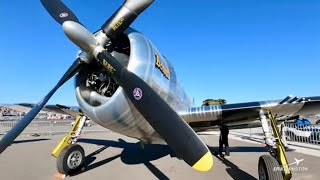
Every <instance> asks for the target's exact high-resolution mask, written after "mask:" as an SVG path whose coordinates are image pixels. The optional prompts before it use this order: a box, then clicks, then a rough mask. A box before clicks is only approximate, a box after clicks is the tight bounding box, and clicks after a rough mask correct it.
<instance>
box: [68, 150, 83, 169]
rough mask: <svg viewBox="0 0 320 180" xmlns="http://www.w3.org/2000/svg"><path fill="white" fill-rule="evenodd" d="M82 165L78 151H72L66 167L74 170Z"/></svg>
mask: <svg viewBox="0 0 320 180" xmlns="http://www.w3.org/2000/svg"><path fill="white" fill-rule="evenodd" d="M81 163H82V154H81V153H80V151H73V152H72V153H70V155H69V156H68V160H67V165H68V167H69V168H70V169H76V168H77V167H79V166H80V164H81Z"/></svg>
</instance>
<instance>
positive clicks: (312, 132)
mask: <svg viewBox="0 0 320 180" xmlns="http://www.w3.org/2000/svg"><path fill="white" fill-rule="evenodd" d="M282 132H283V134H284V135H285V138H286V140H287V141H296V142H301V143H309V144H320V125H318V124H316V125H312V124H311V125H297V124H293V123H285V124H284V126H283V130H282Z"/></svg>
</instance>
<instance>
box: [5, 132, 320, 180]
mask: <svg viewBox="0 0 320 180" xmlns="http://www.w3.org/2000/svg"><path fill="white" fill-rule="evenodd" d="M0 138H1V136H0ZM61 138H62V135H54V136H39V137H30V136H20V137H19V138H18V139H17V140H16V141H15V144H13V145H12V146H10V147H9V148H8V149H7V150H6V151H5V152H3V153H2V154H1V155H0V179H1V180H22V179H23V180H47V179H48V180H52V179H59V178H57V177H55V176H54V174H55V173H56V172H57V171H56V159H55V158H53V157H52V156H51V155H50V153H51V150H52V149H53V148H54V147H55V145H56V143H57V142H58V141H59V140H60V139H61ZM201 138H202V139H203V140H204V141H205V142H206V143H207V145H208V146H209V147H210V149H211V151H212V152H213V153H216V152H217V149H218V148H217V146H218V138H219V137H218V136H217V135H201ZM137 142H138V141H137V140H135V139H132V138H128V137H125V136H122V135H119V134H117V133H112V132H99V133H88V134H83V135H82V136H81V139H80V142H79V144H81V145H82V146H83V148H84V150H85V153H86V160H85V164H86V166H85V167H84V168H82V170H79V171H77V172H74V174H73V175H72V176H68V177H66V178H65V179H77V180H88V179H90V180H99V179H103V180H106V179H197V180H198V179H246V180H250V179H257V178H258V167H257V164H258V159H259V156H261V155H263V154H268V152H266V151H265V148H264V147H263V146H262V145H261V144H259V143H250V142H247V141H246V142H244V141H239V140H234V139H230V141H229V144H230V146H231V158H230V159H221V158H219V157H217V156H214V157H213V158H214V167H213V169H212V170H210V171H209V172H205V173H203V172H197V171H195V170H193V169H192V168H191V167H189V166H188V165H187V164H186V163H185V162H184V161H182V160H179V159H177V158H175V157H171V155H170V154H173V153H172V152H171V151H170V149H169V148H168V146H166V145H145V149H144V150H141V149H140V146H139V145H138V144H137ZM319 153H320V151H319ZM173 156H174V155H173ZM287 157H288V161H289V163H293V162H295V160H294V158H297V159H304V160H303V161H302V162H300V164H299V165H298V166H297V165H295V164H294V165H292V167H298V168H296V170H295V171H293V178H292V179H319V177H320V171H319V167H320V159H319V157H316V156H311V155H307V154H302V153H297V152H294V151H291V152H287Z"/></svg>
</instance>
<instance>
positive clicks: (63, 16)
mask: <svg viewBox="0 0 320 180" xmlns="http://www.w3.org/2000/svg"><path fill="white" fill-rule="evenodd" d="M68 15H69V14H68V13H66V12H63V13H60V14H59V17H61V18H65V17H67V16H68Z"/></svg>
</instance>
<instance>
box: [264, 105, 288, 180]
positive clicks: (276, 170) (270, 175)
mask: <svg viewBox="0 0 320 180" xmlns="http://www.w3.org/2000/svg"><path fill="white" fill-rule="evenodd" d="M266 115H267V116H266ZM267 118H268V119H269V120H270V125H271V128H272V131H273V136H272V134H271V130H270V128H269V125H268V122H267ZM260 121H261V125H262V130H263V132H264V135H265V142H266V148H267V149H268V151H269V153H270V155H263V156H260V158H259V163H258V174H259V179H262V180H268V179H272V180H274V179H275V180H282V179H284V180H289V179H291V177H292V174H291V171H290V169H289V166H288V161H287V158H286V154H285V149H284V144H283V142H282V139H281V136H280V133H279V130H278V128H277V123H276V119H275V117H274V116H273V114H272V113H271V111H270V110H268V109H266V110H262V109H261V110H260ZM273 139H274V140H275V142H274V140H273Z"/></svg>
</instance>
